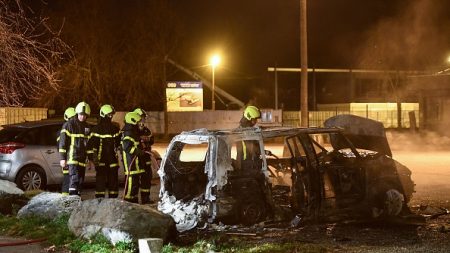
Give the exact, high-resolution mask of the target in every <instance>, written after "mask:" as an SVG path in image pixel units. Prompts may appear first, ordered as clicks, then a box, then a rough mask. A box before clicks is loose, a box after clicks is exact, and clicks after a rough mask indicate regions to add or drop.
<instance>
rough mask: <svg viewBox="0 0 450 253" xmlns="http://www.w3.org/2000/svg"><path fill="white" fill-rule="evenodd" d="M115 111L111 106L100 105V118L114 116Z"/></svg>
mask: <svg viewBox="0 0 450 253" xmlns="http://www.w3.org/2000/svg"><path fill="white" fill-rule="evenodd" d="M115 112H116V111H115V110H114V107H113V106H112V105H102V107H101V108H100V117H102V118H104V117H106V115H108V114H114V113H115Z"/></svg>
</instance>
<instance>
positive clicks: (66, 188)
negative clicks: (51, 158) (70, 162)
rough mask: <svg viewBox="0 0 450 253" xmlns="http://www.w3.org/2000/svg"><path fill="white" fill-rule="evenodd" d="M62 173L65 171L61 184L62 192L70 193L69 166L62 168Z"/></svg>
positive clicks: (64, 193)
mask: <svg viewBox="0 0 450 253" xmlns="http://www.w3.org/2000/svg"><path fill="white" fill-rule="evenodd" d="M62 173H63V182H62V186H61V193H62V195H69V183H70V176H69V168H68V167H67V166H66V167H64V168H62Z"/></svg>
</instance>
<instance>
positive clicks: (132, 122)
mask: <svg viewBox="0 0 450 253" xmlns="http://www.w3.org/2000/svg"><path fill="white" fill-rule="evenodd" d="M141 119H142V118H141V116H140V115H139V114H137V113H135V112H128V113H127V114H125V126H124V127H123V129H122V141H121V144H122V153H123V155H122V156H123V164H124V168H125V175H126V177H127V178H126V182H125V192H124V199H125V200H126V201H129V202H132V203H138V193H139V188H140V187H141V185H142V184H143V186H145V184H146V182H145V180H143V179H144V178H145V176H143V174H144V172H145V170H144V168H142V163H141V160H142V159H143V157H144V155H145V152H144V151H143V150H142V149H141V145H140V142H139V141H140V136H139V134H140V130H139V122H140V121H141ZM144 193H145V192H142V191H141V198H142V197H145V196H143V195H145V194H144ZM146 194H147V193H146ZM147 195H148V194H147Z"/></svg>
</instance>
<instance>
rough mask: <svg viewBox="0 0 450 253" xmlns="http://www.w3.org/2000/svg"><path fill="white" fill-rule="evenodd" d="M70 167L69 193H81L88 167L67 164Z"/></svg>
mask: <svg viewBox="0 0 450 253" xmlns="http://www.w3.org/2000/svg"><path fill="white" fill-rule="evenodd" d="M67 167H68V169H69V179H70V180H69V195H80V194H81V185H82V184H83V181H84V175H85V172H86V168H85V167H84V166H80V165H77V164H69V165H67Z"/></svg>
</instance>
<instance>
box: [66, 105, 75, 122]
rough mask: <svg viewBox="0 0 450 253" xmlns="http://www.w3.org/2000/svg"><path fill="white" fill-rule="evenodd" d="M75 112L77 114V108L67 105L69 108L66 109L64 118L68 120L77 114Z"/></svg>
mask: <svg viewBox="0 0 450 253" xmlns="http://www.w3.org/2000/svg"><path fill="white" fill-rule="evenodd" d="M75 114H77V113H76V112H75V108H73V107H67V109H66V110H65V111H64V120H65V121H68V120H69V119H70V118H72V117H73V116H75Z"/></svg>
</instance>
